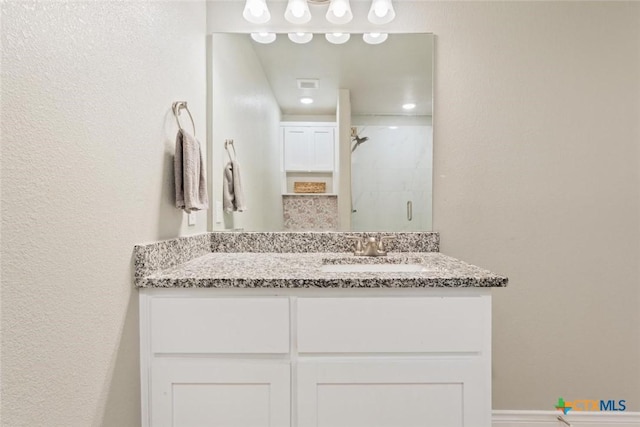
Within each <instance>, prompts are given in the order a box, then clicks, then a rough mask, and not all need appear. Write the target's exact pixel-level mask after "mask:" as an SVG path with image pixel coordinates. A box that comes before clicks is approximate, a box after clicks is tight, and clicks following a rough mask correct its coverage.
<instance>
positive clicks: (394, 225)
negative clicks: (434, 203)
mask: <svg viewBox="0 0 640 427" xmlns="http://www.w3.org/2000/svg"><path fill="white" fill-rule="evenodd" d="M356 134H357V136H358V138H357V139H356V138H353V143H352V144H353V145H352V147H353V151H352V153H351V195H352V213H351V229H352V230H354V231H425V230H431V222H432V221H431V193H432V152H433V150H432V145H433V144H432V139H431V127H430V126H359V127H357V128H356ZM365 137H366V138H367V139H366V140H365V139H364V138H365ZM358 141H360V143H358Z"/></svg>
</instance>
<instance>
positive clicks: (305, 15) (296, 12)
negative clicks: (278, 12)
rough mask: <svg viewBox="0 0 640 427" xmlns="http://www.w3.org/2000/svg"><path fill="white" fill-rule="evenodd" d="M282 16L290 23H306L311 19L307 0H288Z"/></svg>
mask: <svg viewBox="0 0 640 427" xmlns="http://www.w3.org/2000/svg"><path fill="white" fill-rule="evenodd" d="M284 18H285V19H286V20H287V21H289V22H291V23H292V24H306V23H307V22H309V21H311V12H310V11H309V5H308V4H307V0H289V2H288V3H287V9H286V10H285V12H284Z"/></svg>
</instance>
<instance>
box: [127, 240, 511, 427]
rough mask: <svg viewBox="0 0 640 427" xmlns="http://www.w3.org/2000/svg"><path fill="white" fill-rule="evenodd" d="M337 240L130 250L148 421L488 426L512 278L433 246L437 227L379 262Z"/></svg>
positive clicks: (401, 243)
mask: <svg viewBox="0 0 640 427" xmlns="http://www.w3.org/2000/svg"><path fill="white" fill-rule="evenodd" d="M345 234H346V233H207V234H204V235H199V236H193V237H190V238H182V239H175V240H173V241H166V242H160V243H158V244H153V245H146V246H137V247H136V254H135V258H136V285H137V286H138V287H139V288H140V336H141V375H142V377H141V381H142V423H143V425H145V426H154V427H157V426H180V427H183V426H205V425H206V426H251V427H256V426H299V427H306V426H314V427H315V426H318V427H340V426H345V427H358V426H362V427H365V426H366V427H375V426H394V427H403V426H415V425H433V426H439V427H448V426H487V427H488V426H490V425H491V288H492V287H502V286H506V284H507V279H506V278H505V277H502V276H499V275H495V274H493V273H490V272H488V271H486V270H483V269H480V268H478V267H475V266H471V265H469V264H466V263H464V262H461V261H458V260H455V259H453V258H450V257H447V256H445V255H442V254H440V253H439V252H437V249H438V235H437V234H436V233H397V236H398V238H397V241H394V242H390V243H389V245H388V249H389V251H390V254H389V255H388V256H387V257H377V258H368V257H355V256H354V255H353V254H352V253H349V252H348V250H349V247H350V245H351V243H349V242H348V241H346V239H345V238H344V236H345ZM348 234H349V235H354V234H360V233H348Z"/></svg>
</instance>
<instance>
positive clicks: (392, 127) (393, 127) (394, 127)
mask: <svg viewBox="0 0 640 427" xmlns="http://www.w3.org/2000/svg"><path fill="white" fill-rule="evenodd" d="M389 129H398V126H389Z"/></svg>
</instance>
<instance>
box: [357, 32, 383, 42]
mask: <svg viewBox="0 0 640 427" xmlns="http://www.w3.org/2000/svg"><path fill="white" fill-rule="evenodd" d="M388 37H389V34H387V33H364V34H363V35H362V40H364V41H365V43H368V44H380V43H384V42H385V40H387V38H388Z"/></svg>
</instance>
